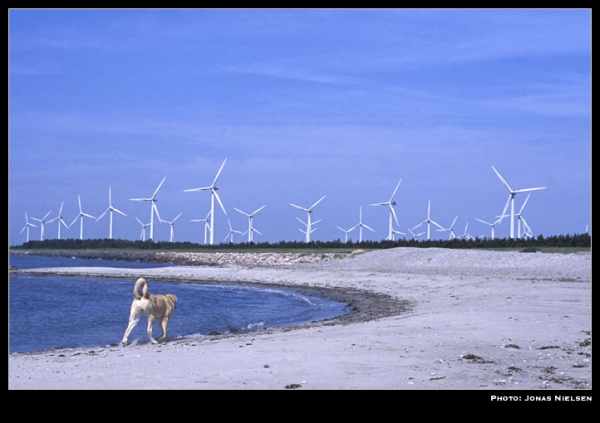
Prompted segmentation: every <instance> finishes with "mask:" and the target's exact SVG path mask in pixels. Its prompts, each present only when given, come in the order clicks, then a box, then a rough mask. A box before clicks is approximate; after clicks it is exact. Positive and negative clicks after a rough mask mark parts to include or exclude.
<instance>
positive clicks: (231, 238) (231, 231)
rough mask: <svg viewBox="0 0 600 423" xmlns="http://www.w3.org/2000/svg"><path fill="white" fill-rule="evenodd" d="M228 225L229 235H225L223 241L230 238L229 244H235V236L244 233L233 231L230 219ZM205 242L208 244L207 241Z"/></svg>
mask: <svg viewBox="0 0 600 423" xmlns="http://www.w3.org/2000/svg"><path fill="white" fill-rule="evenodd" d="M227 224H228V225H229V232H228V233H227V235H225V238H223V241H226V240H227V238H229V242H230V243H233V234H240V235H243V234H244V233H243V232H242V231H236V230H235V229H233V228H232V227H231V221H230V220H229V219H227ZM259 233H260V232H259ZM204 242H205V243H206V240H205V241H204Z"/></svg>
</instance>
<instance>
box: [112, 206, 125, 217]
mask: <svg viewBox="0 0 600 423" xmlns="http://www.w3.org/2000/svg"><path fill="white" fill-rule="evenodd" d="M113 210H114V211H116V212H117V213H119V214H122V215H123V216H127V215H126V214H125V213H123V212H122V211H121V210H119V209H117V208H115V207H113Z"/></svg>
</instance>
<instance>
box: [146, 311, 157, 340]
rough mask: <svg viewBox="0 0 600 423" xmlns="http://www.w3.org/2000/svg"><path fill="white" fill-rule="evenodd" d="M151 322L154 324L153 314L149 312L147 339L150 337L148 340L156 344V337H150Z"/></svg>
mask: <svg viewBox="0 0 600 423" xmlns="http://www.w3.org/2000/svg"><path fill="white" fill-rule="evenodd" d="M153 324H154V316H153V315H151V314H150V315H149V316H148V339H150V342H152V343H153V344H157V343H158V342H157V341H156V339H154V338H153V337H152V325H153Z"/></svg>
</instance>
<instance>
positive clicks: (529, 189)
mask: <svg viewBox="0 0 600 423" xmlns="http://www.w3.org/2000/svg"><path fill="white" fill-rule="evenodd" d="M543 189H548V187H539V188H523V189H518V190H516V191H514V192H515V194H518V193H520V192H530V191H540V190H543Z"/></svg>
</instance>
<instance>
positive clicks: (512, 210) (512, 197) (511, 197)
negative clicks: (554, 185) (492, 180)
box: [492, 166, 548, 239]
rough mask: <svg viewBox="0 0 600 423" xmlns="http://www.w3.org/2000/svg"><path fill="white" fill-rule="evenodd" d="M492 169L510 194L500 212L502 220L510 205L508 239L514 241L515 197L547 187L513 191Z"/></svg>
mask: <svg viewBox="0 0 600 423" xmlns="http://www.w3.org/2000/svg"><path fill="white" fill-rule="evenodd" d="M492 169H494V172H496V175H498V178H500V180H501V181H502V183H503V184H504V185H505V186H506V188H508V191H509V193H510V194H509V195H508V200H507V201H506V205H505V206H504V210H503V211H502V218H504V217H505V216H506V209H507V208H508V203H510V237H511V238H513V239H514V238H515V195H517V194H519V193H521V192H530V191H539V190H542V189H548V187H539V188H523V189H517V190H514V189H512V188H511V187H510V186H509V185H508V183H507V182H506V181H505V180H504V178H502V176H501V175H500V173H498V171H497V170H496V168H495V167H494V166H492Z"/></svg>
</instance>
